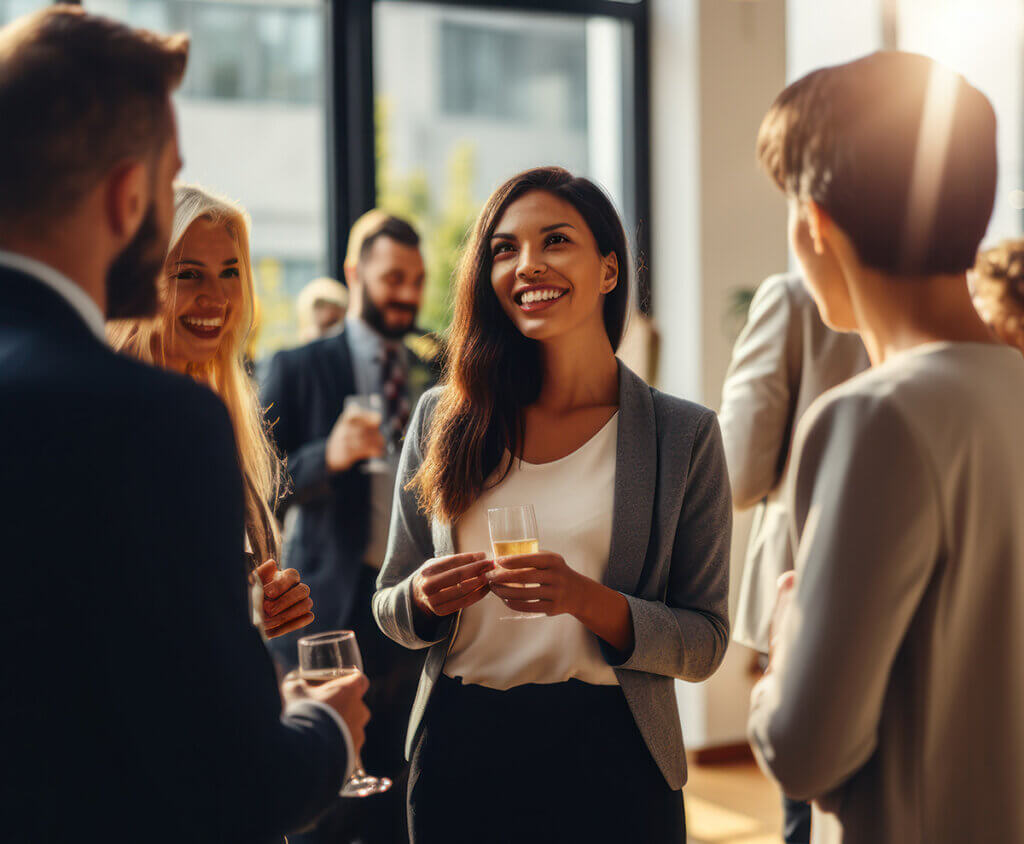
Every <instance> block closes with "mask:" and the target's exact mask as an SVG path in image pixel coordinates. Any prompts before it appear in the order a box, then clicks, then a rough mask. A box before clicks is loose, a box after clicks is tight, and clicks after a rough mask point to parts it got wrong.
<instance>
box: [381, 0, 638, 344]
mask: <svg viewBox="0 0 1024 844" xmlns="http://www.w3.org/2000/svg"><path fill="white" fill-rule="evenodd" d="M632 74H633V31H632V25H631V24H629V23H628V22H622V21H619V20H617V19H614V18H608V17H600V16H586V15H555V14H546V13H538V12H502V11H494V10H484V9H466V8H455V7H453V6H444V5H440V4H435V3H418V2H401V3H396V2H388V0H379V2H377V3H376V4H375V6H374V84H375V88H376V89H375V91H374V95H375V104H376V114H377V120H376V132H377V151H378V157H377V193H378V203H379V204H380V205H382V206H383V207H385V208H388V209H389V210H391V211H393V212H394V213H397V214H402V215H405V216H407V217H410V218H411V219H412V220H413V222H414V223H415V224H416V225H417V226H418V227H419V229H420V231H421V234H422V235H423V239H424V248H425V253H426V255H425V257H426V260H427V264H428V273H429V285H428V293H427V301H426V303H425V306H424V311H423V313H422V314H421V322H422V324H423V325H424V326H426V327H430V328H443V327H444V326H446V325H447V322H448V319H449V297H448V287H449V280H450V278H451V274H452V271H453V269H454V264H455V259H456V256H457V253H458V249H459V246H460V244H461V243H462V241H463V238H464V237H465V234H466V232H467V230H468V228H469V226H470V225H471V224H472V222H473V220H474V219H475V217H476V214H477V212H478V210H479V208H480V206H481V205H482V203H483V201H484V200H485V199H486V198H487V196H488V195H489V194H490V193H491V191H492V190H493V189H494V188H495V187H497V186H498V185H499V184H500V183H501V182H503V181H504V180H505V179H507V178H508V177H509V176H512V175H514V174H515V173H517V172H519V171H520V170H525V169H527V168H529V167H535V166H538V165H546V164H557V165H560V166H563V167H565V168H567V169H569V170H571V171H572V172H574V173H579V174H582V175H585V176H588V177H589V178H592V179H594V180H595V181H597V182H599V183H601V184H602V185H603V186H604V187H605V188H606V189H607V190H608V192H609V193H610V194H611V196H612V198H613V199H614V200H615V203H616V205H617V206H618V207H619V210H620V211H621V212H622V214H623V217H624V222H625V224H626V227H627V232H629V233H630V234H631V235H632V234H635V231H636V225H637V219H636V210H635V188H634V185H635V154H636V153H635V141H634V135H633V130H634V125H635V118H634V111H633V100H632V93H633V76H632ZM631 239H632V238H631Z"/></svg>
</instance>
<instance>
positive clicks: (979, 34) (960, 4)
mask: <svg viewBox="0 0 1024 844" xmlns="http://www.w3.org/2000/svg"><path fill="white" fill-rule="evenodd" d="M1022 33H1024V5H1022V4H1021V3H1019V2H1017V0H901V3H900V17H899V37H900V49H902V50H911V51H913V52H917V53H924V54H926V55H929V56H932V57H933V58H935V59H937V60H938V61H940V62H942V63H943V64H946V65H948V66H949V67H952V68H953V69H954V70H956V71H959V72H960V73H962V74H963V75H964V76H965V77H966V78H967V80H968V81H969V82H970V83H971V84H972V85H974V86H976V87H977V88H978V89H979V90H980V91H982V92H983V93H984V94H985V95H986V96H987V97H988V98H989V99H990V100H991V101H992V105H993V106H994V107H995V110H996V118H997V121H998V123H997V126H998V130H997V131H998V150H999V184H998V187H997V189H996V203H995V211H994V213H993V217H992V223H991V224H990V225H989V229H988V235H987V238H986V239H987V240H998V239H1000V238H1004V237H1016V236H1019V235H1020V234H1021V232H1022V223H1024V218H1022V214H1024V211H1022V210H1021V209H1024V161H1022V157H1024V156H1022V152H1024V150H1022V146H1024V50H1022V46H1024V45H1022Z"/></svg>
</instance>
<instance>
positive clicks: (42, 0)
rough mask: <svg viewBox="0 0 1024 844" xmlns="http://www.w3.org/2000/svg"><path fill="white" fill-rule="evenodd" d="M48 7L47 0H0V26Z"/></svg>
mask: <svg viewBox="0 0 1024 844" xmlns="http://www.w3.org/2000/svg"><path fill="white" fill-rule="evenodd" d="M49 5H50V3H49V0H0V26H3V25H4V24H8V23H10V22H11V21H12V20H14V19H15V18H20V17H21V16H22V15H27V14H28V13H29V12H34V11H36V10H37V9H42V8H43V7H44V6H49Z"/></svg>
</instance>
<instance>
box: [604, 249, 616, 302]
mask: <svg viewBox="0 0 1024 844" xmlns="http://www.w3.org/2000/svg"><path fill="white" fill-rule="evenodd" d="M603 263H604V277H603V278H602V279H601V292H602V293H605V294H608V293H611V292H612V291H613V290H614V289H615V288H616V287H618V284H619V256H618V255H616V254H615V253H614V252H609V253H608V254H607V255H605V256H604V259H603Z"/></svg>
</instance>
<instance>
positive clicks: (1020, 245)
mask: <svg viewBox="0 0 1024 844" xmlns="http://www.w3.org/2000/svg"><path fill="white" fill-rule="evenodd" d="M969 276H970V280H971V288H972V289H971V293H972V296H973V298H974V306H975V307H976V308H977V309H978V313H979V314H980V315H981V318H982V319H983V320H985V322H986V323H988V325H989V326H990V327H991V328H992V329H993V330H994V331H995V333H996V335H997V336H998V337H999V339H1000V340H1002V341H1003V342H1004V343H1008V344H1009V345H1011V346H1016V347H1017V348H1018V349H1020V350H1021V351H1022V352H1024V238H1020V239H1016V240H1004V241H1003V242H1002V243H1000V244H999V245H998V246H993V247H992V248H990V249H983V250H982V251H981V252H979V253H978V259H977V261H976V262H975V264H974V269H973V270H972V271H971V273H970V274H969Z"/></svg>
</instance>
